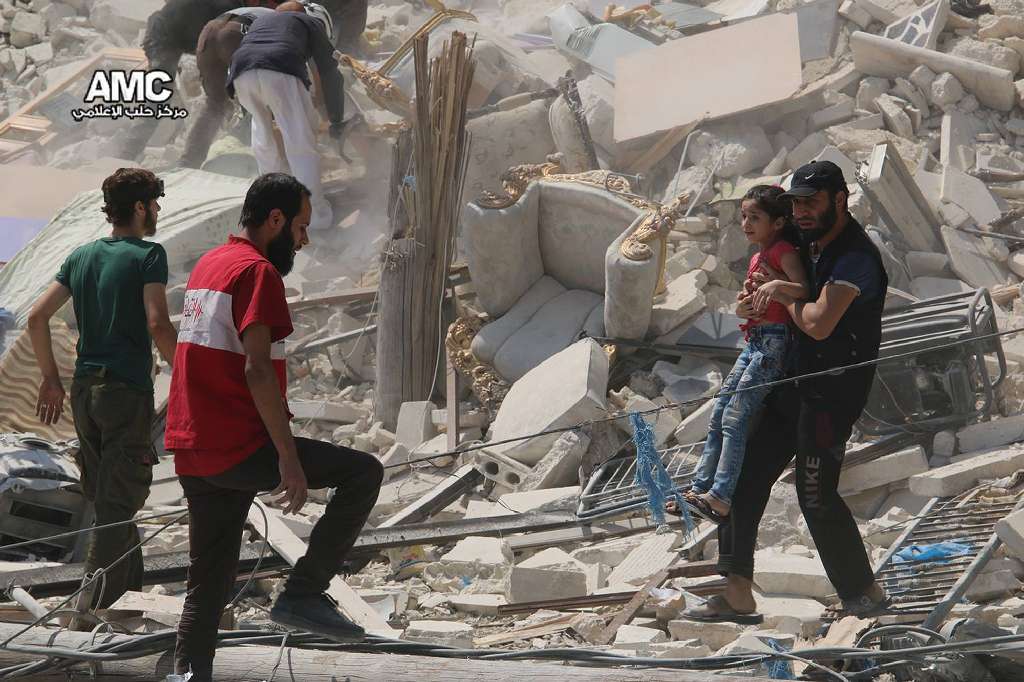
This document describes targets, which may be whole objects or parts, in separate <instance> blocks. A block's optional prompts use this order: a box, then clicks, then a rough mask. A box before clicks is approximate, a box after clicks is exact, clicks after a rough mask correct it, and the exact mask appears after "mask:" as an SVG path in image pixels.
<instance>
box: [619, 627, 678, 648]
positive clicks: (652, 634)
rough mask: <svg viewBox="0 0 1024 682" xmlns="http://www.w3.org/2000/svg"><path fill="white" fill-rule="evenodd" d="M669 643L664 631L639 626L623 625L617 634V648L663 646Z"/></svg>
mask: <svg viewBox="0 0 1024 682" xmlns="http://www.w3.org/2000/svg"><path fill="white" fill-rule="evenodd" d="M667 641H668V635H666V634H665V632H664V631H662V630H657V629H655V628H645V627H641V626H639V625H622V626H620V627H619V629H618V630H617V631H616V632H615V641H614V642H612V644H614V645H615V646H623V645H629V644H661V643H662V642H667Z"/></svg>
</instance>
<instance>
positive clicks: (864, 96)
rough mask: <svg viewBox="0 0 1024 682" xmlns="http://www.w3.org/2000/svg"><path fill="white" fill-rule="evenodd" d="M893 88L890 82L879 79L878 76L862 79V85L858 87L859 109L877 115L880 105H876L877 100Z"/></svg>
mask: <svg viewBox="0 0 1024 682" xmlns="http://www.w3.org/2000/svg"><path fill="white" fill-rule="evenodd" d="M891 87H892V86H891V84H890V83H889V80H888V79H886V78H878V77H876V76H868V77H867V78H862V79H861V81H860V85H859V86H857V98H856V104H857V109H859V110H861V111H872V112H876V113H877V112H878V105H877V104H876V103H875V100H876V99H878V98H879V97H881V96H882V95H884V94H885V93H887V92H889V89H890V88H891Z"/></svg>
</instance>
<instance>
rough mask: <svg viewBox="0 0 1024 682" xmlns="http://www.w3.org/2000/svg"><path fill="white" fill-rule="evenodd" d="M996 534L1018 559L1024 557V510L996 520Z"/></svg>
mask: <svg viewBox="0 0 1024 682" xmlns="http://www.w3.org/2000/svg"><path fill="white" fill-rule="evenodd" d="M996 535H998V536H999V539H1000V540H1002V541H1003V543H1004V544H1005V545H1006V549H1007V550H1009V552H1010V553H1011V554H1013V555H1014V556H1015V557H1017V558H1018V559H1024V510H1022V511H1016V512H1013V513H1012V514H1009V515H1008V516H1005V517H1003V518H1002V519H1000V520H999V521H997V522H996Z"/></svg>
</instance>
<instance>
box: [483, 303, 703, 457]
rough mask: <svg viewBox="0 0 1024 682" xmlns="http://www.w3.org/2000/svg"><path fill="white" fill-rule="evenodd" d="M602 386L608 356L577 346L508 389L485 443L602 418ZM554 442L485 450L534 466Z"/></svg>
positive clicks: (594, 346)
mask: <svg viewBox="0 0 1024 682" xmlns="http://www.w3.org/2000/svg"><path fill="white" fill-rule="evenodd" d="M702 296H703V295H702ZM607 387H608V355H607V354H606V353H605V352H604V349H603V348H601V346H600V345H598V343H597V342H596V341H593V340H591V339H584V340H582V341H578V342H576V343H574V344H573V345H571V346H569V347H568V348H566V349H565V350H563V351H561V352H559V353H556V354H555V355H553V356H552V357H550V358H548V359H547V360H545V361H544V362H542V363H541V364H540V365H538V366H537V367H535V368H534V369H532V370H530V371H529V372H527V373H526V374H525V375H524V376H523V377H522V378H520V379H519V381H517V382H515V384H513V386H512V390H510V391H509V393H508V395H507V396H505V400H504V401H503V402H502V404H501V407H500V408H499V409H498V414H497V416H496V417H495V419H494V423H493V424H491V431H490V439H491V440H494V441H500V440H505V439H507V438H516V437H519V436H525V435H529V434H531V433H537V432H539V431H546V430H549V429H557V428H561V427H568V426H573V425H575V424H579V423H580V422H583V421H587V420H590V419H596V418H598V417H602V416H604V415H605V414H606V412H607V402H606V398H605V392H606V391H607ZM537 396H544V397H545V399H544V400H538V399H537ZM557 438H558V434H552V435H549V436H544V437H538V438H530V439H527V440H524V441H519V442H515V443H508V444H506V445H497V446H494V447H492V448H490V449H491V451H493V452H498V453H499V454H504V455H506V456H508V457H511V458H512V459H515V460H517V461H519V462H522V463H524V464H529V465H533V464H536V463H537V462H538V461H540V459H541V458H542V457H543V456H544V455H545V454H547V452H548V451H549V450H550V449H551V444H552V443H554V441H555V440H556V439H557Z"/></svg>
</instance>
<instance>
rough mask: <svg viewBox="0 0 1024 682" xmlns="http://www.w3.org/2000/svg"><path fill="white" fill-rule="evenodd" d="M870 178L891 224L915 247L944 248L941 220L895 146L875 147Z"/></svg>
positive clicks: (875, 193)
mask: <svg viewBox="0 0 1024 682" xmlns="http://www.w3.org/2000/svg"><path fill="white" fill-rule="evenodd" d="M866 181H867V186H868V188H869V189H870V190H871V191H872V192H873V193H874V197H875V199H876V201H877V202H878V203H879V204H880V207H879V208H880V209H881V210H882V211H884V214H883V215H884V217H885V222H886V224H887V225H888V227H889V228H890V229H899V230H900V231H901V232H902V234H903V236H904V238H905V239H906V241H907V244H908V245H909V246H910V247H911V248H912V249H916V250H918V251H941V250H942V242H941V240H940V238H939V235H938V234H937V233H936V227H937V226H938V220H937V219H936V217H935V214H934V212H933V211H932V209H931V206H930V205H929V203H928V201H927V200H926V199H925V197H924V195H923V194H922V192H921V189H920V187H918V185H917V182H915V180H914V177H913V176H912V174H911V172H910V169H908V168H907V166H906V164H905V163H904V162H903V159H902V157H901V155H900V153H899V151H898V150H897V149H896V146H895V145H892V144H880V145H877V146H875V147H874V148H873V149H872V152H871V158H870V161H869V164H868V169H867V173H866Z"/></svg>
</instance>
